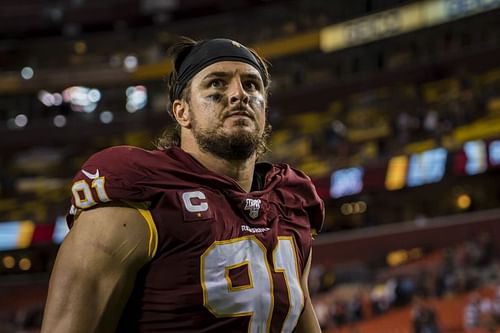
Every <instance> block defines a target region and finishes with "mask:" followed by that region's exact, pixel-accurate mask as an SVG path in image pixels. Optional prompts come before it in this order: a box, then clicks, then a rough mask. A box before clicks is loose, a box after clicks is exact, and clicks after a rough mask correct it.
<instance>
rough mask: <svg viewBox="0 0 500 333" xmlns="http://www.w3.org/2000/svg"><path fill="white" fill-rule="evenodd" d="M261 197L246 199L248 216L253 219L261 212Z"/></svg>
mask: <svg viewBox="0 0 500 333" xmlns="http://www.w3.org/2000/svg"><path fill="white" fill-rule="evenodd" d="M260 205H261V201H260V199H246V200H245V208H244V210H245V211H248V216H249V217H250V218H252V219H256V218H257V217H258V216H259V212H260Z"/></svg>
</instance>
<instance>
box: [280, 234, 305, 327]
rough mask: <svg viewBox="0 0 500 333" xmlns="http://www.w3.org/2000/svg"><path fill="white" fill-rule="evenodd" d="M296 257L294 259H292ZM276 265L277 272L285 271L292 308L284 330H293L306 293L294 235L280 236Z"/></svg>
mask: <svg viewBox="0 0 500 333" xmlns="http://www.w3.org/2000/svg"><path fill="white" fill-rule="evenodd" d="M291 258H294V260H290V259H291ZM273 260H274V266H275V269H276V271H277V272H283V275H284V276H285V283H286V286H287V289H288V300H289V301H290V310H289V311H288V314H287V316H286V319H285V322H284V324H283V330H282V332H291V331H293V329H294V327H295V325H297V321H298V320H299V315H300V313H301V312H302V308H303V307H304V293H303V291H302V286H301V284H300V277H299V268H298V265H297V259H296V258H295V250H294V246H293V240H292V237H278V245H277V246H276V248H275V249H274V252H273Z"/></svg>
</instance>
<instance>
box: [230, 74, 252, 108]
mask: <svg viewBox="0 0 500 333" xmlns="http://www.w3.org/2000/svg"><path fill="white" fill-rule="evenodd" d="M229 91H230V92H229V102H230V103H231V104H235V103H243V104H248V101H249V100H250V96H248V93H247V92H246V90H245V89H244V88H243V84H242V82H241V80H240V79H234V80H232V82H231V85H230V90H229Z"/></svg>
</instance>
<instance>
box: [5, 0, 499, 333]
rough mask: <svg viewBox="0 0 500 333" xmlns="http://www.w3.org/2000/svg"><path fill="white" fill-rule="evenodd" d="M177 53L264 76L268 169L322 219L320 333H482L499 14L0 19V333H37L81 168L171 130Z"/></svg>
mask: <svg viewBox="0 0 500 333" xmlns="http://www.w3.org/2000/svg"><path fill="white" fill-rule="evenodd" d="M179 35H187V36H190V37H193V38H197V39H201V38H212V37H221V36H222V37H227V38H232V39H236V40H238V41H240V42H242V43H244V44H246V45H249V46H252V47H253V48H255V49H256V50H258V51H259V52H260V53H261V54H262V55H263V56H264V57H266V58H267V59H268V60H270V62H271V63H272V67H271V72H272V75H273V83H272V88H271V91H272V96H271V102H270V103H271V108H270V121H271V123H272V125H273V128H274V134H273V138H272V141H271V145H270V146H271V152H270V153H269V154H268V155H267V156H266V159H267V160H271V161H285V162H288V163H290V164H292V165H294V166H295V167H298V168H300V169H303V170H304V171H306V172H307V173H308V174H309V175H311V177H312V178H313V180H314V182H315V184H316V186H317V189H318V191H319V192H320V194H321V196H322V197H323V199H324V200H325V203H326V206H327V219H326V223H325V227H324V231H323V233H322V234H321V235H319V236H318V237H317V239H316V242H315V253H314V262H313V269H312V272H311V280H310V285H311V291H312V294H313V301H314V304H315V307H316V310H317V313H318V316H319V318H320V321H321V324H322V326H323V328H324V331H325V332H362V333H365V332H366V333H371V332H377V333H378V332H394V333H405V332H439V331H440V332H465V331H466V332H495V331H496V327H497V325H498V324H499V320H500V293H499V292H498V290H497V288H498V286H500V265H499V262H500V261H499V259H500V243H499V242H498V241H497V239H498V238H499V236H500V177H499V176H500V1H498V0H426V1H411V0H355V1H349V2H346V1H340V0H318V1H308V0H233V1H222V0H198V1H195V0H183V1H180V0H108V1H99V0H57V1H56V0H17V1H14V0H2V1H1V4H0V151H1V155H0V332H38V331H39V327H40V321H41V315H42V312H43V304H44V301H45V297H46V292H47V282H48V278H49V274H50V271H51V267H52V264H53V262H54V258H55V255H56V252H57V248H58V244H60V242H61V241H62V239H63V238H64V235H65V233H66V231H67V230H66V227H65V224H64V215H65V213H66V211H67V209H68V206H69V205H68V202H69V197H70V194H69V193H70V190H69V184H70V181H71V178H72V176H73V174H74V173H75V172H76V170H78V169H79V167H80V165H81V164H82V162H83V161H85V160H86V158H87V157H89V156H90V155H91V154H92V153H94V152H96V151H97V150H99V149H101V148H105V147H108V146H111V145H116V144H130V145H137V146H141V147H145V148H152V147H153V141H154V139H155V137H157V136H158V135H159V134H160V133H161V132H162V130H163V129H164V128H165V127H166V126H168V125H169V124H171V123H172V122H171V120H170V119H169V117H168V115H167V113H166V111H165V106H166V90H165V82H164V78H165V76H166V75H167V74H168V73H169V70H170V63H169V59H168V58H166V56H165V50H166V49H167V48H168V46H169V45H171V43H172V41H173V40H174V39H175V37H176V36H179ZM432 322H436V323H437V325H438V326H439V327H440V330H439V331H436V330H432V329H433V328H432ZM498 326H499V329H500V325H498ZM424 329H427V330H424Z"/></svg>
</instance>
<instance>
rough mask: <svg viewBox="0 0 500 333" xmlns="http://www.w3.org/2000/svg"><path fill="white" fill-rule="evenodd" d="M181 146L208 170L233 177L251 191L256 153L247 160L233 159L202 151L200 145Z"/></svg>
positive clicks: (241, 185) (245, 189)
mask: <svg viewBox="0 0 500 333" xmlns="http://www.w3.org/2000/svg"><path fill="white" fill-rule="evenodd" d="M181 148H182V149H183V150H184V151H185V152H187V153H188V154H190V155H191V156H193V157H194V158H195V159H196V160H197V161H198V162H200V163H201V164H202V165H203V166H204V167H205V168H207V169H208V170H210V171H212V172H215V173H217V174H220V175H224V176H227V177H230V178H232V179H233V180H234V181H236V182H237V183H238V185H240V187H241V188H242V189H243V190H244V191H245V192H250V190H251V188H252V181H253V173H254V170H255V161H256V157H255V154H254V155H253V156H252V157H250V158H248V159H246V160H237V161H231V160H226V159H223V158H220V157H218V156H215V155H214V154H212V153H209V152H205V151H202V150H201V149H200V148H199V147H198V146H195V147H184V146H183V145H182V144H181Z"/></svg>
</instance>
